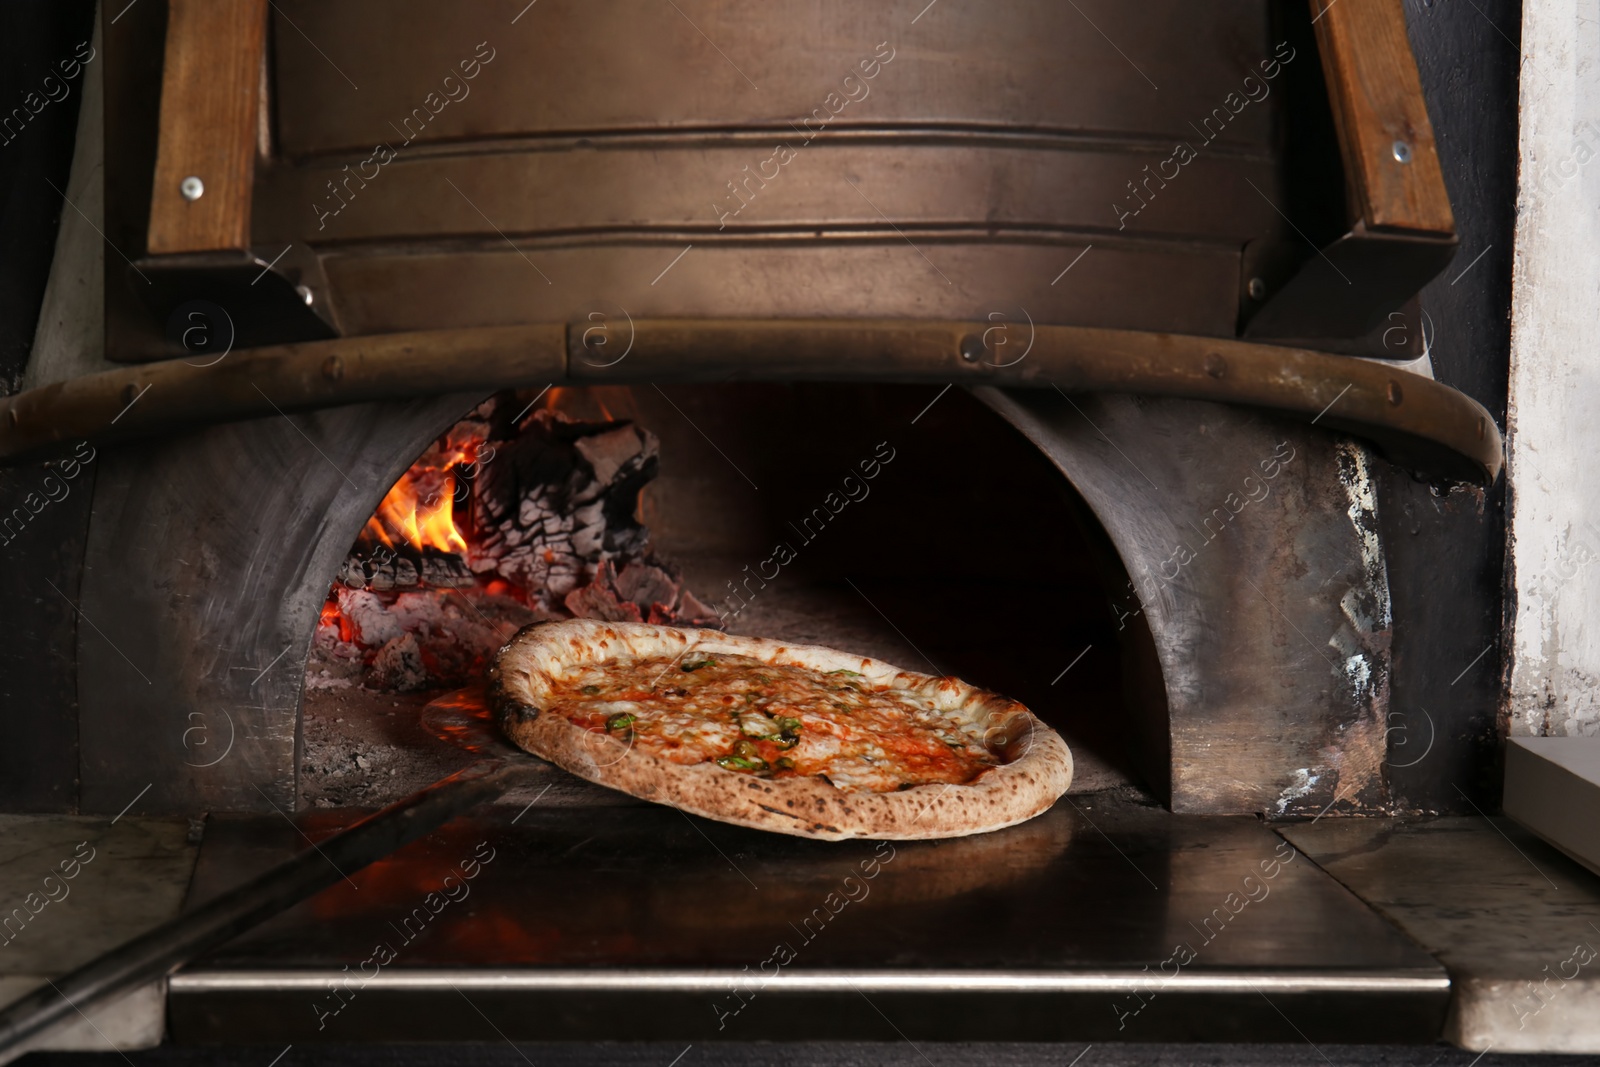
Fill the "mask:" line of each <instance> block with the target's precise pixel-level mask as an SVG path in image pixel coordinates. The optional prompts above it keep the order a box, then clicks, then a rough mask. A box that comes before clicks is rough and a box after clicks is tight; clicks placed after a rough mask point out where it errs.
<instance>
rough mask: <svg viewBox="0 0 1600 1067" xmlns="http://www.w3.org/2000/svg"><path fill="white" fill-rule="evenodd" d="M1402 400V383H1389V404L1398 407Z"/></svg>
mask: <svg viewBox="0 0 1600 1067" xmlns="http://www.w3.org/2000/svg"><path fill="white" fill-rule="evenodd" d="M1400 398H1401V394H1400V383H1399V382H1397V381H1393V380H1391V381H1390V382H1389V403H1391V404H1394V405H1397V406H1398V405H1399V403H1400Z"/></svg>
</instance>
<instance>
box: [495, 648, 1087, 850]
mask: <svg viewBox="0 0 1600 1067" xmlns="http://www.w3.org/2000/svg"><path fill="white" fill-rule="evenodd" d="M490 679H491V684H490V696H491V701H492V703H493V705H494V708H495V712H496V714H497V716H498V718H499V721H500V726H501V728H502V729H503V730H504V731H505V733H506V735H507V736H508V737H509V738H510V739H511V740H512V741H513V742H515V743H516V744H517V745H518V746H519V747H520V748H522V749H524V750H525V751H528V752H531V753H533V754H534V755H536V756H541V757H543V758H544V759H547V760H549V761H551V762H552V763H555V764H557V765H558V766H560V767H563V768H565V769H566V770H568V771H571V772H572V773H573V774H576V775H578V776H579V777H581V778H586V779H588V780H589V781H591V782H597V783H599V784H600V785H604V786H609V787H610V788H612V789H618V790H621V791H622V792H625V793H630V794H632V795H634V796H637V797H642V798H644V799H646V800H652V801H657V802H660V803H664V804H671V805H673V806H675V807H678V808H681V809H682V810H684V811H687V812H693V813H694V814H697V815H703V816H705V817H707V818H710V819H718V820H721V821H723V822H730V823H736V824H738V825H741V826H751V827H756V828H758V829H762V830H773V831H776V832H778V833H785V834H794V835H796V836H800V837H815V838H823V839H827V840H842V839H845V838H853V837H866V838H886V839H894V840H908V839H917V838H935V837H959V836H962V835H965V834H976V833H984V832H987V831H990V830H998V829H1000V828H1002V827H1006V826H1013V825H1015V824H1017V823H1020V822H1024V821H1026V820H1028V819H1031V818H1033V817H1034V816H1035V815H1038V814H1040V813H1041V812H1043V811H1045V810H1046V809H1048V808H1049V807H1050V806H1051V805H1052V804H1054V803H1055V802H1056V800H1057V799H1059V798H1060V797H1061V795H1062V794H1063V793H1065V792H1066V790H1067V787H1068V786H1069V785H1070V784H1071V782H1072V754H1071V752H1070V751H1069V750H1068V749H1067V745H1066V742H1064V741H1063V740H1062V739H1061V737H1060V736H1059V735H1057V734H1056V732H1055V731H1054V730H1052V729H1050V727H1048V726H1046V725H1045V724H1044V723H1043V722H1041V721H1039V719H1037V718H1036V717H1035V716H1034V715H1033V714H1032V713H1031V712H1029V711H1028V709H1027V708H1025V707H1023V706H1022V705H1021V704H1019V703H1017V702H1016V701H1014V700H1010V699H1008V698H1006V697H1003V696H1000V695H998V694H996V693H990V692H985V691H984V690H981V689H976V688H974V687H972V686H970V685H967V684H966V683H964V682H961V681H959V680H957V679H955V678H949V677H944V678H941V677H934V676H932V675H926V674H917V673H914V672H911V671H904V670H901V669H900V668H898V667H894V666H891V665H889V664H887V663H883V662H881V661H879V660H875V659H868V658H866V657H862V656H853V655H848V654H846V653H843V652H837V651H834V650H833V649H829V648H822V647H820V646H816V645H795V644H787V643H784V642H780V641H773V640H767V639H764V638H756V637H739V636H734V635H731V634H724V633H719V632H717V631H714V630H689V629H677V628H674V627H669V626H652V625H646V624H642V623H619V622H598V621H594V620H589V619H574V620H571V621H568V622H557V623H544V624H540V625H536V626H530V627H527V628H525V629H524V630H522V632H520V633H519V634H517V636H516V637H515V638H513V639H512V641H511V642H510V643H509V644H508V645H506V647H505V648H503V649H501V650H500V653H499V655H498V656H497V657H496V660H495V665H494V667H493V669H492V670H491V672H490Z"/></svg>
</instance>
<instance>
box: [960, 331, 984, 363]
mask: <svg viewBox="0 0 1600 1067" xmlns="http://www.w3.org/2000/svg"><path fill="white" fill-rule="evenodd" d="M961 358H962V359H964V360H966V361H967V362H968V363H976V362H978V360H980V359H982V358H983V338H981V337H979V336H978V335H977V334H975V333H969V334H967V335H966V336H965V337H963V338H962V339H961Z"/></svg>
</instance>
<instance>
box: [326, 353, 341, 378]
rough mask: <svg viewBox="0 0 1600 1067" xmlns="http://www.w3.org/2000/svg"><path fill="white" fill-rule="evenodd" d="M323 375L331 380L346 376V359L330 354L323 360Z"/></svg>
mask: <svg viewBox="0 0 1600 1067" xmlns="http://www.w3.org/2000/svg"><path fill="white" fill-rule="evenodd" d="M322 376H323V377H324V378H326V379H328V381H330V382H336V381H338V380H339V379H340V378H343V377H344V360H342V359H340V358H339V357H338V356H329V357H328V358H327V359H325V360H323V361H322Z"/></svg>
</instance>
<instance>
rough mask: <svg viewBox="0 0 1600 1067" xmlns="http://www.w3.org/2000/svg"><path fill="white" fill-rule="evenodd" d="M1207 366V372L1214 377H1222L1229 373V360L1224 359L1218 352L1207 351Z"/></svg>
mask: <svg viewBox="0 0 1600 1067" xmlns="http://www.w3.org/2000/svg"><path fill="white" fill-rule="evenodd" d="M1205 367H1206V373H1207V374H1209V375H1211V377H1213V378H1221V377H1222V376H1223V375H1225V374H1227V373H1228V361H1227V360H1225V359H1223V358H1222V356H1220V355H1218V354H1217V353H1216V352H1207V353H1206V362H1205Z"/></svg>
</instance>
